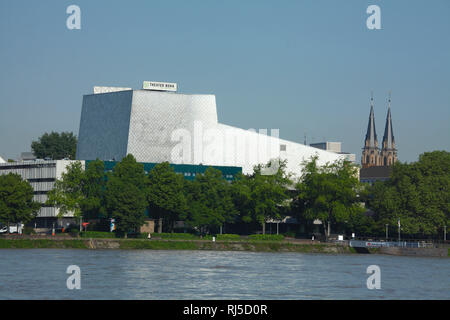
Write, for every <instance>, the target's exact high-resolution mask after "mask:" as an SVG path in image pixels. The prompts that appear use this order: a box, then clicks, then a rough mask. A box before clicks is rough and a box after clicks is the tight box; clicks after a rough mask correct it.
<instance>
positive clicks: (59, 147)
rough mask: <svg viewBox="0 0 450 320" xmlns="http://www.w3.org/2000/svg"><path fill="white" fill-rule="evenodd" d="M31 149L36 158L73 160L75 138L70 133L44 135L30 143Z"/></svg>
mask: <svg viewBox="0 0 450 320" xmlns="http://www.w3.org/2000/svg"><path fill="white" fill-rule="evenodd" d="M31 149H32V150H33V153H34V155H35V156H36V157H37V158H41V159H44V158H47V157H49V158H51V159H53V160H60V159H64V158H69V159H75V154H76V150H77V137H76V136H75V135H74V134H73V133H72V132H61V133H57V132H53V131H52V132H51V133H50V134H49V133H44V134H43V135H42V136H41V137H39V138H38V140H37V141H33V142H32V143H31Z"/></svg>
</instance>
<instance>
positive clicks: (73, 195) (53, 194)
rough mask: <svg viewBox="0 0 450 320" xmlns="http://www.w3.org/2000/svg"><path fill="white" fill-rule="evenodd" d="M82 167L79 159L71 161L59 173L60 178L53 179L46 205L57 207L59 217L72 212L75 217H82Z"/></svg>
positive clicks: (83, 179)
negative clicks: (53, 183) (53, 182)
mask: <svg viewBox="0 0 450 320" xmlns="http://www.w3.org/2000/svg"><path fill="white" fill-rule="evenodd" d="M84 181H85V176H84V169H83V165H82V164H81V162H80V161H76V162H73V163H71V164H69V165H68V166H67V167H66V171H65V172H63V173H62V174H61V179H58V180H56V181H55V185H54V186H53V189H52V190H50V191H49V193H48V194H47V195H48V200H47V205H51V206H56V207H58V208H59V213H58V216H59V217H63V216H64V215H66V214H68V213H73V215H74V217H75V218H81V217H82V207H83V201H84V200H85V199H86V196H85V194H84V192H83V191H84V190H83V188H84Z"/></svg>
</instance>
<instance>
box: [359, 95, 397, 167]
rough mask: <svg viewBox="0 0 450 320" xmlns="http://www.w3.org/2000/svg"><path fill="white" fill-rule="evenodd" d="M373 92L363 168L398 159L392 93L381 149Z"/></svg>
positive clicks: (391, 162)
mask: <svg viewBox="0 0 450 320" xmlns="http://www.w3.org/2000/svg"><path fill="white" fill-rule="evenodd" d="M373 105H374V103H373V94H372V96H371V98H370V115H369V124H368V125H367V133H366V139H365V141H364V148H363V152H362V157H361V164H362V166H363V168H368V167H380V166H391V165H393V164H394V162H396V161H397V149H395V139H394V131H393V129H392V116H391V94H390V93H389V100H388V113H387V116H386V126H385V129H384V136H383V142H382V148H381V151H380V149H379V147H378V138H377V131H376V129H375V115H374V111H373Z"/></svg>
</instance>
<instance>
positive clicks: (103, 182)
mask: <svg viewBox="0 0 450 320" xmlns="http://www.w3.org/2000/svg"><path fill="white" fill-rule="evenodd" d="M284 168H285V164H284V163H282V164H281V166H280V168H279V170H278V173H277V174H275V175H273V176H264V175H261V167H260V166H259V167H257V168H255V172H254V174H253V175H251V176H245V175H242V174H239V175H238V176H237V177H236V179H235V181H234V182H233V183H231V184H230V183H229V182H227V180H226V179H224V178H223V176H222V172H221V171H219V170H217V169H214V168H208V169H207V170H206V171H205V173H204V174H198V175H197V176H196V177H195V179H194V180H193V181H189V180H185V179H184V178H183V176H182V175H180V174H177V173H175V171H174V169H173V168H172V167H171V166H170V165H169V163H167V162H164V163H161V164H157V165H156V166H155V167H154V168H153V169H152V170H151V171H150V172H149V174H148V175H146V174H145V171H144V166H143V165H142V164H140V163H138V162H136V160H135V158H134V157H133V156H132V155H127V156H126V157H125V158H123V159H122V161H120V162H119V163H117V165H116V166H115V167H114V170H113V171H112V172H110V173H107V174H106V175H105V173H104V164H103V162H102V161H100V160H96V161H92V162H90V163H89V165H88V167H87V169H86V170H83V168H82V164H81V163H80V162H74V163H73V164H71V165H70V166H69V167H68V168H67V171H66V172H65V173H63V175H62V178H61V179H60V180H58V181H57V182H56V183H55V187H54V189H53V190H52V191H51V192H50V193H49V195H48V196H49V198H48V202H47V204H48V205H54V206H57V207H59V208H60V215H64V214H66V213H68V212H73V213H74V215H75V216H77V217H83V218H84V219H89V218H97V217H99V216H101V217H107V218H113V219H115V221H116V225H117V229H118V230H119V231H120V232H122V233H125V234H126V233H127V232H132V231H137V229H138V227H139V226H141V225H142V224H143V223H144V220H145V216H146V210H148V215H149V216H150V217H152V218H155V219H160V220H164V221H165V225H167V229H169V230H172V229H173V225H174V222H175V221H177V220H183V221H185V222H186V224H187V225H188V226H190V227H192V228H195V229H197V230H198V231H200V232H203V233H207V232H209V231H211V229H213V228H220V227H221V226H223V225H224V224H225V223H235V222H239V221H241V222H244V223H260V224H262V225H263V226H264V223H263V222H264V221H265V220H267V219H268V218H280V217H281V212H282V209H283V206H287V205H288V204H284V203H283V202H284V201H285V200H287V199H288V192H287V189H286V186H287V185H288V184H289V183H290V180H289V179H288V178H287V177H286V175H285V173H284Z"/></svg>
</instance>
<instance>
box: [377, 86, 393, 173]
mask: <svg viewBox="0 0 450 320" xmlns="http://www.w3.org/2000/svg"><path fill="white" fill-rule="evenodd" d="M396 161H397V149H395V139H394V131H393V130H392V117H391V94H390V93H389V102H388V113H387V116H386V126H385V128H384V136H383V145H382V150H381V165H383V166H392V165H393V164H394V163H395V162H396Z"/></svg>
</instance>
